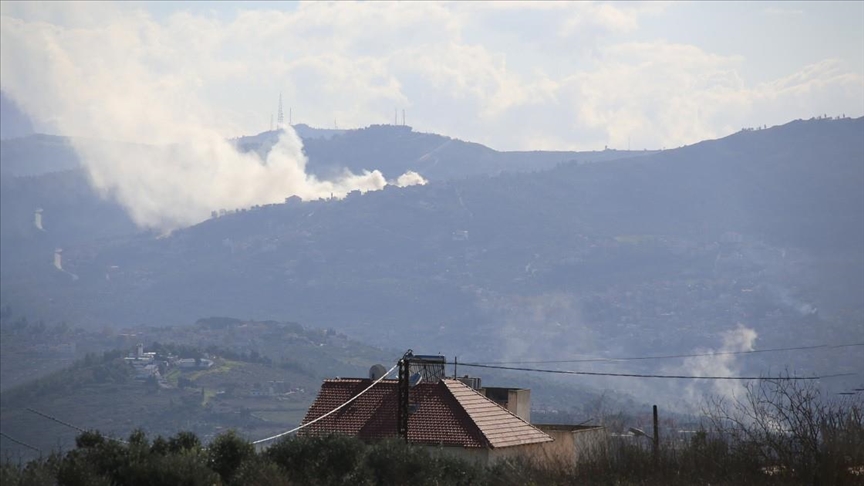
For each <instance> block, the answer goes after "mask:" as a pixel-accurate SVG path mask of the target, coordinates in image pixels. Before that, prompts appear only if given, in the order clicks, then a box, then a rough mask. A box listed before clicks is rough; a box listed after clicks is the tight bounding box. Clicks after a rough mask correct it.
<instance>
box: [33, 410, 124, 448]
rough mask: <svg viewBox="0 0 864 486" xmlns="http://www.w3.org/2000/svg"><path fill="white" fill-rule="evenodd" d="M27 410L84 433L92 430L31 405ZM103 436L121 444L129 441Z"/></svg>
mask: <svg viewBox="0 0 864 486" xmlns="http://www.w3.org/2000/svg"><path fill="white" fill-rule="evenodd" d="M25 410H27V411H28V412H33V413H35V414H36V415H39V416H40V417H44V418H46V419H48V420H53V421H54V422H57V423H58V424H60V425H65V426H66V427H69V428H70V429H75V430H77V431H78V432H81V433H84V432H90V431H89V430H84V429H82V428H81V427H78V426H75V425H72V424H70V423H68V422H64V421H62V420H60V419H58V418H56V417H52V416H50V415H48V414H45V413H42V412H40V411H38V410H33V409H32V408H30V407H27V408H25ZM100 435H101V434H100ZM103 437H105V438H106V439H108V440H113V441H116V442H119V443H121V444H127V442H126V441H125V440H122V439H115V438H114V437H110V436H108V435H103Z"/></svg>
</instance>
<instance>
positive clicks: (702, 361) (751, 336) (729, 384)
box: [679, 324, 759, 403]
mask: <svg viewBox="0 0 864 486" xmlns="http://www.w3.org/2000/svg"><path fill="white" fill-rule="evenodd" d="M758 337H759V335H758V334H757V333H756V331H755V330H753V329H751V328H749V327H746V326H744V325H742V324H738V326H737V327H736V328H735V329H733V330H730V331H726V332H724V333H723V344H722V345H721V346H720V348H719V349H709V350H705V349H697V350H696V351H695V352H694V354H699V353H717V354H711V355H708V356H697V357H692V358H687V359H685V360H684V363H683V364H682V366H681V368H680V370H679V371H684V372H686V373H687V374H690V375H693V376H738V375H739V373H740V370H739V363H738V359H737V356H736V355H734V354H723V353H736V352H742V351H753V350H754V349H755V345H756V339H757V338H758ZM711 386H712V388H711V390H707V391H709V392H713V393H714V394H716V395H721V396H726V397H728V396H733V395H734V394H735V393H736V392H737V391H738V390H740V389H741V383H740V382H736V381H733V380H715V381H712V382H711ZM686 391H687V398H688V399H689V401H690V402H691V403H697V402H699V401H700V400H701V399H702V398H703V397H704V394H705V392H706V390H705V389H704V384H702V383H698V382H695V383H690V384H689V386H688V387H687V390H686Z"/></svg>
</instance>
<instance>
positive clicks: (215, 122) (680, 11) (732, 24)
mask: <svg viewBox="0 0 864 486" xmlns="http://www.w3.org/2000/svg"><path fill="white" fill-rule="evenodd" d="M2 15H3V24H2V27H3V33H2V41H3V42H2V45H3V51H2V53H3V57H2V59H0V62H2V70H3V71H6V69H7V68H11V69H15V65H14V63H16V62H26V63H31V62H45V63H50V62H51V60H52V59H54V58H53V57H52V55H51V50H52V49H61V50H64V51H65V52H67V53H68V54H69V58H70V59H86V64H87V65H90V63H93V64H92V65H93V66H97V67H100V68H107V72H110V71H111V70H112V69H113V68H116V70H117V71H118V72H121V73H123V75H121V76H118V78H117V80H116V84H115V87H116V89H117V90H119V91H125V92H127V93H128V96H130V97H135V96H137V93H136V87H135V86H131V85H130V86H129V87H128V89H126V87H125V86H124V83H126V82H127V80H128V79H129V75H130V73H132V72H134V73H136V74H135V76H136V79H137V80H139V81H142V80H146V83H147V84H148V85H151V86H152V85H154V84H155V85H158V86H159V91H158V93H159V95H157V96H149V95H152V93H148V98H147V102H146V103H143V104H142V103H132V104H131V105H130V116H135V115H136V113H135V111H134V110H138V111H139V113H138V114H140V115H143V116H146V114H144V113H141V112H140V111H141V110H143V111H147V110H149V109H151V108H152V109H153V110H155V111H157V112H158V111H160V110H162V111H163V112H165V113H171V112H172V110H177V109H181V108H182V110H183V111H182V116H183V117H188V118H189V119H194V120H196V121H197V122H199V123H203V124H207V125H208V126H209V127H210V128H212V129H214V130H216V131H218V133H222V134H224V135H225V136H237V135H241V134H254V133H258V132H261V131H263V130H266V129H268V128H269V123H270V116H271V114H272V115H275V111H276V103H277V99H278V96H279V94H280V92H281V93H282V96H283V99H284V100H285V111H286V117H287V111H288V108H289V107H291V108H292V109H293V121H294V122H295V123H298V122H302V123H307V124H310V125H313V126H319V127H333V126H334V123H335V124H338V126H339V127H340V128H347V127H362V126H367V125H370V124H378V123H392V122H393V113H394V108H398V109H399V111H400V116H401V110H402V109H405V110H406V114H407V122H408V124H409V125H412V126H413V127H414V128H415V130H418V131H426V132H436V133H442V134H445V135H449V136H453V137H457V138H461V139H465V140H471V141H477V142H481V143H484V144H487V145H489V146H491V147H493V148H497V149H598V148H599V149H602V148H603V146H604V145H608V146H610V147H615V148H626V147H627V144H628V140H629V143H630V144H631V145H632V147H633V148H643V147H647V148H660V147H667V148H669V147H675V146H679V145H683V144H689V143H693V142H697V141H699V140H702V139H706V138H716V137H720V136H724V135H728V134H729V133H732V132H734V131H737V130H739V129H740V128H742V127H745V126H755V125H760V126H761V125H763V124H767V125H769V126H771V125H774V124H780V123H785V122H787V121H790V120H792V119H796V118H810V117H811V116H815V115H821V114H828V115H832V116H835V115H841V114H846V115H849V116H856V117H857V116H862V115H864V2H837V3H831V2H818V3H804V2H789V3H785V2H770V3H769V2H765V3H760V2H746V3H744V2H742V3H731V2H722V3H721V2H718V3H708V2H698V3H678V2H673V3H657V2H651V3H617V2H616V3H587V2H572V3H568V2H554V3H542V2H526V3H521V2H503V3H489V2H483V3H468V2H460V3H431V2H409V3H384V2H367V3H342V2H339V3H335V4H326V3H312V4H293V3H291V4H277V3H271V2H251V3H249V2H247V3H228V2H212V3H210V2H191V3H179V2H178V3H168V2H155V3H146V2H129V3H123V4H107V3H103V2H97V3H89V4H74V5H72V4H68V3H60V2H56V3H51V4H39V3H35V2H21V3H15V2H6V1H4V2H2ZM22 22H23V23H22ZM39 22H49V23H52V24H55V25H54V26H53V27H46V26H44V25H42V26H41V27H40V26H39V25H38V23H39ZM13 26H14V29H15V30H16V31H17V32H18V33H17V34H16V35H15V37H14V38H13V37H12V36H11V34H10V35H7V34H8V33H9V32H10V31H11V30H13ZM46 29H47V30H46ZM22 32H23V34H22ZM7 37H9V38H8V39H7ZM8 41H14V42H9V44H10V45H7V42H8ZM22 51H26V52H27V54H26V55H20V56H16V53H18V52H22ZM84 63H85V61H82V64H84ZM130 66H132V67H134V69H131V68H130ZM46 69H47V70H49V71H50V70H51V68H50V67H46ZM86 69H87V68H86V67H81V68H80V70H79V71H80V72H79V74H80V75H81V76H82V79H81V81H82V83H83V84H85V85H87V84H90V83H89V81H87V80H86V78H87V76H88V74H87V73H85V72H83V71H85V70H86ZM71 73H72V71H68V72H65V74H64V76H75V75H76V74H71ZM2 81H3V83H2V84H9V86H6V85H4V86H0V88H2V89H3V90H4V91H6V92H7V93H9V94H10V96H11V97H12V98H13V99H15V100H16V101H18V102H19V103H20V104H21V105H22V106H23V107H24V109H25V110H26V111H28V112H30V113H31V114H32V115H33V116H34V118H35V119H36V120H37V124H38V126H37V128H39V129H41V130H42V131H48V132H54V133H56V132H58V131H60V130H59V129H58V126H64V127H66V128H65V129H64V130H66V131H68V130H69V129H68V127H69V126H70V124H69V123H65V124H64V123H55V122H56V120H54V121H52V116H54V115H53V114H52V112H51V109H52V108H51V107H50V106H45V105H47V103H45V102H43V101H39V99H38V91H39V90H40V89H41V90H44V89H48V88H47V87H46V86H44V85H42V84H41V81H21V80H18V81H10V79H9V78H4V79H3V80H2ZM13 84H14V86H12V85H13ZM96 84H99V83H98V82H97V83H96ZM139 84H140V83H139ZM70 86H74V83H70ZM55 87H56V86H55ZM108 94H110V95H113V94H115V93H108ZM69 97H70V99H69V100H64V101H63V103H61V104H63V105H64V107H65V108H66V109H69V110H77V112H85V111H86V112H87V113H88V116H92V117H98V116H99V114H100V111H101V110H102V109H103V108H105V107H103V106H102V105H101V102H100V101H99V100H98V99H87V102H86V106H83V104H82V106H78V105H76V104H75V103H76V100H75V96H74V93H70V94H69ZM82 103H83V102H82ZM106 103H107V102H106ZM160 103H161V104H166V105H169V106H168V107H161V106H156V105H159V104H160ZM122 107H123V99H122V97H121V98H119V99H111V100H110V106H109V107H107V108H108V109H112V110H113V109H122ZM133 107H134V108H133ZM63 116H65V117H67V118H68V115H67V114H64V115H63ZM156 119H158V117H154V120H156ZM75 126H78V124H75ZM80 126H87V124H86V123H85V124H81V125H80ZM142 131H143V132H146V130H142ZM78 135H88V134H87V133H78ZM140 138H142V140H140V141H145V140H143V138H146V133H141V136H140Z"/></svg>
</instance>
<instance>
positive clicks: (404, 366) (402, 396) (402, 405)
mask: <svg viewBox="0 0 864 486" xmlns="http://www.w3.org/2000/svg"><path fill="white" fill-rule="evenodd" d="M412 357H414V352H413V351H412V350H410V349H409V350H408V351H406V352H405V354H404V355H403V356H402V359H400V360H399V384H398V389H399V406H398V416H397V420H396V422H397V423H396V427H397V429H398V432H399V437H402V438H403V439H404V440H405V443H406V444H407V443H408V405H409V401H408V392H409V390H410V389H411V386H410V384H409V383H408V379H409V378H410V373H411V358H412Z"/></svg>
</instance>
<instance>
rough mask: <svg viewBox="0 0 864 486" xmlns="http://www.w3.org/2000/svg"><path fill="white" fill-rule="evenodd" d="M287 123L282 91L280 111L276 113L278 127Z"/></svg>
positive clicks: (280, 94)
mask: <svg viewBox="0 0 864 486" xmlns="http://www.w3.org/2000/svg"><path fill="white" fill-rule="evenodd" d="M284 125H285V113H283V112H282V93H279V111H278V112H277V115H276V127H277V128H282V127H283V126H284Z"/></svg>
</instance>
